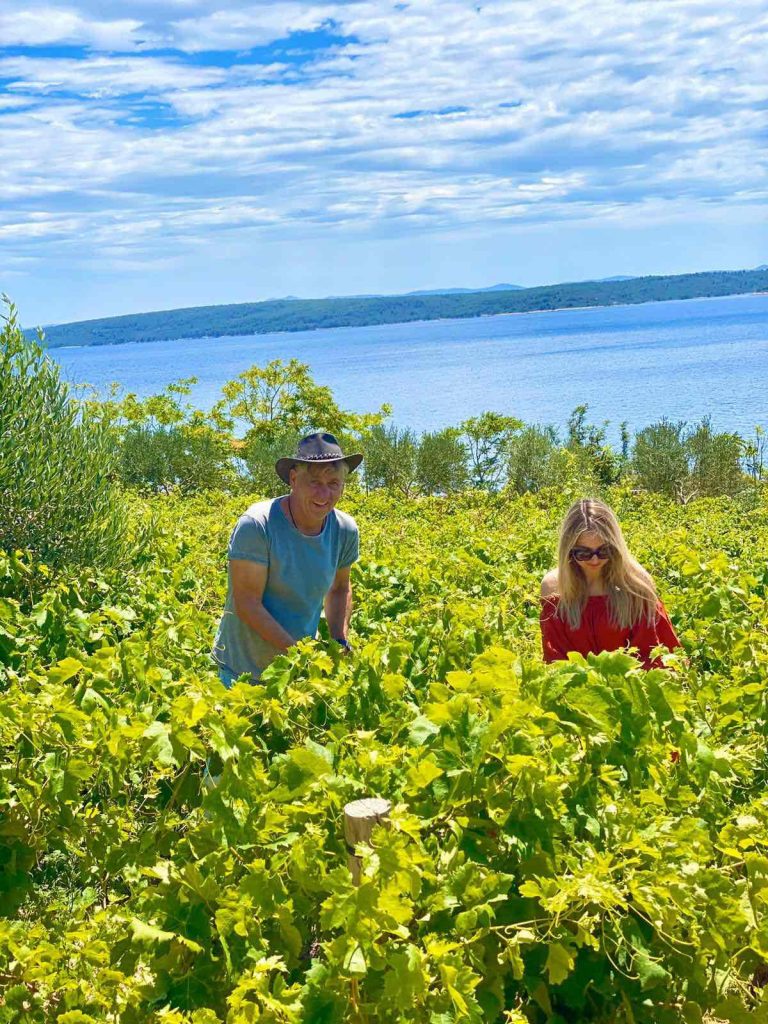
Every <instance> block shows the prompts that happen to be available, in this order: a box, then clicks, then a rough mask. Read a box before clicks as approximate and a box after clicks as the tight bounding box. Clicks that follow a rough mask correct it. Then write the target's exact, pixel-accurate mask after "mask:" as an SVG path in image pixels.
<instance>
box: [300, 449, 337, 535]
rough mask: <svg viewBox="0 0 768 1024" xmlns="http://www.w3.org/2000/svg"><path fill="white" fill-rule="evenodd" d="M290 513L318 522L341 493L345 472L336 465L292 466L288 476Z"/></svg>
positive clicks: (308, 520)
mask: <svg viewBox="0 0 768 1024" xmlns="http://www.w3.org/2000/svg"><path fill="white" fill-rule="evenodd" d="M289 481H290V485H291V504H292V505H293V508H294V515H295V514H296V511H297V510H298V512H299V514H300V516H301V518H302V519H304V520H305V521H307V522H311V523H318V524H319V523H322V521H323V519H324V518H325V517H326V516H327V515H328V513H329V512H330V511H331V509H333V507H334V506H335V505H336V503H337V502H338V500H339V498H340V497H341V496H342V494H343V493H344V482H345V472H344V467H343V466H341V465H340V464H338V463H336V464H334V463H331V464H330V465H325V466H306V465H305V466H296V467H294V468H293V469H292V470H291V472H290V476H289Z"/></svg>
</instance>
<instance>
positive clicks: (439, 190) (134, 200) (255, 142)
mask: <svg viewBox="0 0 768 1024" xmlns="http://www.w3.org/2000/svg"><path fill="white" fill-rule="evenodd" d="M3 9H4V8H3V0H0V29H1V28H2V26H3V25H6V26H8V25H9V24H10V15H8V14H5V13H3ZM99 12H101V13H99ZM28 13H29V17H28V18H27V19H26V20H23V21H22V22H21V23H18V24H16V27H15V29H14V31H15V33H16V36H15V37H14V38H19V39H21V37H22V36H24V38H25V39H26V41H27V42H37V43H38V44H41V43H43V42H45V41H49V42H51V41H59V42H61V41H65V40H67V41H80V42H81V43H83V44H86V45H89V46H92V47H93V48H94V49H95V50H99V49H100V50H103V51H110V50H113V49H115V48H116V47H117V48H121V47H122V48H125V49H130V50H131V51H132V52H131V53H130V55H127V54H117V55H116V54H112V53H109V52H101V53H93V54H92V55H91V56H89V57H87V58H84V59H74V58H67V59H64V58H62V57H60V56H57V57H46V56H45V55H44V53H42V52H40V53H38V54H37V55H35V56H31V55H28V56H12V57H6V58H5V59H3V60H0V78H4V79H6V80H7V81H8V82H9V84H8V85H7V87H6V95H5V97H0V149H2V151H3V154H4V160H3V163H2V166H0V197H2V198H5V199H6V201H9V202H10V203H12V204H14V205H15V207H16V209H15V211H14V216H13V218H12V219H10V220H8V221H7V222H6V223H5V224H4V225H3V227H0V232H2V231H3V228H4V229H5V233H4V234H2V233H0V238H5V239H6V241H10V240H11V239H12V240H13V243H14V244H15V245H22V246H28V247H30V251H31V250H32V249H34V252H35V253H37V252H42V251H44V248H45V246H46V245H52V246H57V247H62V246H63V247H66V248H68V249H69V250H71V252H72V253H73V258H77V253H78V252H79V253H83V252H85V251H86V250H85V247H84V246H83V242H82V239H83V238H87V239H88V245H89V246H90V249H89V250H88V256H89V258H90V257H91V256H92V250H93V248H96V249H99V250H100V251H103V252H105V253H107V254H108V255H109V256H110V258H111V256H114V244H116V243H118V244H119V248H120V251H121V252H122V253H123V254H124V258H125V259H130V256H129V255H127V254H128V253H129V252H130V251H131V250H132V247H133V248H135V249H136V250H138V249H139V248H140V249H141V251H142V252H147V253H150V252H152V251H153V247H154V251H155V253H156V254H157V253H160V252H162V251H167V250H168V249H169V247H171V248H173V246H178V247H181V248H183V247H184V246H191V245H198V244H200V241H201V240H205V239H216V238H221V237H224V233H231V232H253V233H262V234H268V235H270V236H276V235H280V234H281V233H282V234H284V235H289V236H291V237H298V236H299V235H300V234H301V233H302V232H304V233H311V232H313V231H325V232H327V231H334V230H337V231H343V232H357V233H364V232H369V233H371V234H372V235H373V234H375V233H376V232H382V231H385V232H390V233H391V232H395V233H396V232H398V231H402V232H406V231H408V230H413V228H414V226H418V227H419V228H425V227H428V228H443V229H448V228H456V229H458V228H462V227H464V228H468V227H469V226H470V225H475V224H480V223H485V224H488V225H492V224H495V223H501V222H505V221H506V222H510V223H520V224H527V223H530V222H531V221H532V220H538V221H539V222H541V221H543V220H552V221H553V222H554V221H560V220H562V219H567V218H574V219H585V218H589V217H605V218H608V219H617V218H621V217H623V216H624V217H627V216H628V214H627V211H628V210H631V209H632V210H641V209H642V210H645V211H646V212H647V211H648V210H651V209H652V210H654V211H655V213H654V216H658V217H663V216H664V215H665V211H667V212H668V211H670V210H671V209H672V206H671V205H670V204H674V202H675V201H678V202H680V203H681V204H682V205H684V206H685V209H686V210H688V211H690V209H691V204H695V203H696V202H701V203H702V204H712V203H719V204H731V205H739V204H749V203H757V202H759V201H762V197H763V195H764V192H765V187H766V176H767V175H768V170H767V166H768V165H767V163H766V155H765V148H764V145H763V144H762V139H763V138H764V131H765V116H764V112H765V103H766V100H768V76H767V75H766V69H765V66H764V58H763V54H764V53H765V50H766V44H768V12H767V11H766V8H765V2H764V0H743V2H742V3H741V4H740V5H738V6H735V5H734V6H729V7H722V6H715V5H714V4H713V3H711V2H709V0H706V2H705V0H676V2H674V3H672V2H670V3H664V4H662V3H659V2H658V0H571V2H569V3H557V2H553V3H544V4H540V3H537V2H533V0H516V2H512V0H491V2H486V3H482V4H478V3H476V2H474V0H420V2H418V3H411V4H409V5H405V6H404V5H402V4H395V3H394V2H390V0H361V2H353V3H325V4H323V3H317V2H312V3H300V2H298V0H295V2H287V0H285V2H283V0H280V2H274V3H273V2H264V3H260V4H259V5H258V6H256V5H254V4H252V3H245V2H238V0H233V2H231V3H229V4H227V5H224V4H223V3H212V2H208V0H179V2H176V3H163V4H159V3H151V2H149V0H145V2H143V3H134V2H131V0H127V2H124V3H121V4H117V3H116V2H115V0H107V2H104V3H102V4H100V5H99V7H97V6H96V4H95V2H93V3H86V2H81V3H79V4H72V5H70V6H69V7H66V8H64V7H61V8H59V7H57V6H53V5H50V6H49V7H47V8H43V7H33V8H31V9H30V10H29V12H28ZM329 22H333V23H334V24H335V25H336V26H337V27H338V28H337V31H338V32H340V33H342V34H343V35H346V36H347V37H349V38H350V39H351V40H352V41H351V42H349V43H348V44H347V45H343V46H337V45H334V46H329V47H328V48H326V49H325V50H323V49H322V48H320V49H318V50H317V51H314V52H313V54H311V55H307V56H306V59H305V61H304V62H303V63H302V62H299V63H293V64H292V63H291V56H290V55H286V53H285V52H284V49H283V48H281V49H280V50H279V51H278V50H276V51H275V54H274V60H272V59H270V60H269V62H268V63H267V64H254V63H252V62H248V61H247V60H244V59H241V58H239V57H238V56H237V54H238V53H239V52H240V51H243V50H247V49H249V48H250V47H253V46H266V45H268V44H269V43H270V42H272V41H274V40H276V39H281V38H285V37H286V36H287V35H288V34H289V33H291V32H295V31H299V30H303V31H312V30H314V29H317V28H318V27H320V26H322V25H323V24H326V23H329ZM46 32H47V33H48V35H46V34H45V33H46ZM142 40H145V41H146V40H149V41H152V40H154V41H156V42H157V41H161V42H162V43H163V44H165V45H173V46H175V47H177V48H178V49H181V50H184V51H186V52H187V53H188V54H192V55H199V54H200V53H201V51H203V50H206V49H208V50H215V51H219V50H229V51H231V56H232V60H231V62H229V63H230V64H231V66H227V63H228V62H225V61H221V60H214V61H208V60H205V61H202V62H201V61H199V60H198V58H197V56H194V57H193V59H192V60H187V59H185V58H184V57H182V56H180V55H179V56H176V57H173V58H171V57H167V56H159V55H157V54H149V53H148V54H144V53H142V52H141V47H142V46H143V45H146V44H145V43H142V42H141V41H142ZM144 101H146V102H144ZM454 108H460V109H454ZM414 111H420V112H421V113H420V114H419V116H416V117H408V116H405V117H403V116H402V115H404V114H408V113H410V112H414ZM451 111H453V112H451ZM43 206H44V207H45V209H44V210H43ZM41 210H43V212H47V214H48V215H49V216H48V219H47V220H40V219H39V218H38V219H35V218H34V217H33V216H32V214H31V212H30V211H35V212H38V213H39V212H40V211H41ZM73 223H75V224H76V225H77V228H78V233H77V234H76V235H75V234H73V236H72V237H71V238H68V237H67V230H68V229H69V227H71V226H72V224H73ZM25 225H26V228H25Z"/></svg>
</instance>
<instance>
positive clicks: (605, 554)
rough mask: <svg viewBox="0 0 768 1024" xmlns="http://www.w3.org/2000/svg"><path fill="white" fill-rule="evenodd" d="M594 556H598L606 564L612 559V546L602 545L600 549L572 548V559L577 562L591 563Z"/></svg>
mask: <svg viewBox="0 0 768 1024" xmlns="http://www.w3.org/2000/svg"><path fill="white" fill-rule="evenodd" d="M593 555H596V556H597V557H598V559H599V560H600V561H601V562H606V561H607V560H608V559H609V558H610V557H611V545H610V544H602V545H601V546H600V547H599V548H572V549H571V557H572V558H575V559H576V561H577V562H589V561H590V559H591V558H592V556H593Z"/></svg>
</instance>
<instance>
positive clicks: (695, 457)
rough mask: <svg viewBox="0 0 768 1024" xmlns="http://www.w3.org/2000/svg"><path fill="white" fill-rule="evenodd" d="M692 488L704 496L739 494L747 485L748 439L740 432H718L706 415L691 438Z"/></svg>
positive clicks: (688, 446) (689, 447)
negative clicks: (744, 460)
mask: <svg viewBox="0 0 768 1024" xmlns="http://www.w3.org/2000/svg"><path fill="white" fill-rule="evenodd" d="M687 449H688V457H689V460H690V477H691V485H692V489H693V490H694V491H695V492H696V494H697V495H700V496H702V497H716V496H718V495H721V494H737V493H738V492H739V491H740V490H741V489H742V487H743V484H744V474H743V471H742V466H741V459H742V454H743V451H744V442H743V441H742V439H741V437H740V436H739V435H738V434H732V433H727V432H723V433H717V432H716V431H713V430H712V423H711V420H710V419H709V417H706V418H705V419H703V420H702V421H701V423H699V424H698V425H697V426H696V427H694V428H693V429H692V430H691V432H690V434H689V436H688V440H687Z"/></svg>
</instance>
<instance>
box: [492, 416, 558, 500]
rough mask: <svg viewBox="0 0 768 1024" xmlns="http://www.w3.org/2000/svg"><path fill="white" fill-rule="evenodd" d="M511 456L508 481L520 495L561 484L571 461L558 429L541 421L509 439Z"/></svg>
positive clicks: (524, 428)
mask: <svg viewBox="0 0 768 1024" xmlns="http://www.w3.org/2000/svg"><path fill="white" fill-rule="evenodd" d="M508 457H509V461H508V464H507V484H508V486H509V487H510V488H511V489H512V490H513V491H516V492H517V493H518V494H525V493H526V492H527V491H533V492H536V491H540V490H541V489H542V488H543V487H556V486H558V485H560V484H562V483H563V481H564V477H565V475H566V473H567V470H568V466H569V464H570V462H571V461H572V460H571V459H570V458H569V457H568V453H567V452H565V451H564V450H563V449H562V448H561V446H560V443H559V440H558V436H557V431H556V430H555V428H554V427H551V426H539V425H538V424H534V425H533V426H530V427H523V429H522V430H521V431H520V432H519V433H517V434H515V436H514V437H512V438H511V439H510V441H509V444H508Z"/></svg>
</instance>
